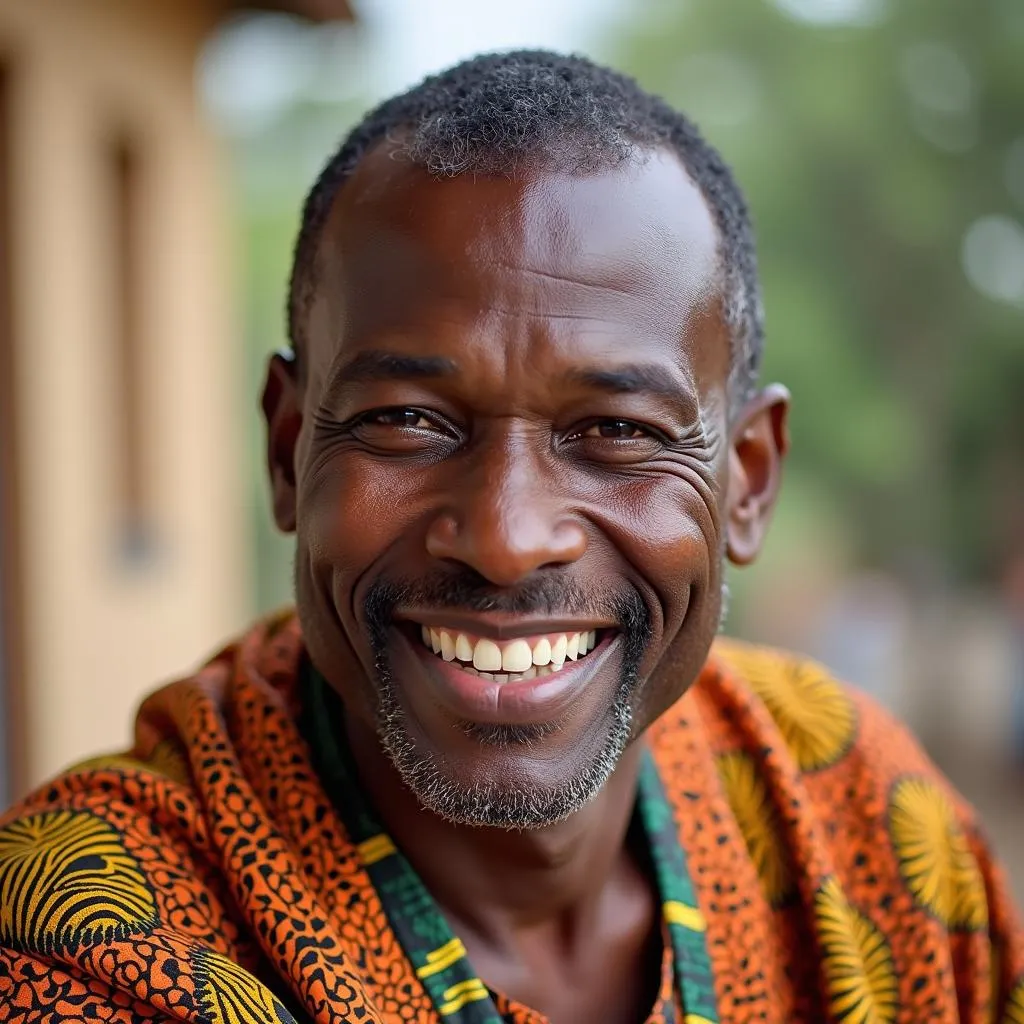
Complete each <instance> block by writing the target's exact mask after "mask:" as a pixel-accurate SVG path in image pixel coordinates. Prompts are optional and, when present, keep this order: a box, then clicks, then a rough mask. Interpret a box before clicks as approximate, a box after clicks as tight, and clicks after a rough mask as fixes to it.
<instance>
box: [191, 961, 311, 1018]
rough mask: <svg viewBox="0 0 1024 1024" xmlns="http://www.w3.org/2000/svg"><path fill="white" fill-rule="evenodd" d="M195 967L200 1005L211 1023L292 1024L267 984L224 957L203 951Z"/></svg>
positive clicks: (287, 1013)
mask: <svg viewBox="0 0 1024 1024" xmlns="http://www.w3.org/2000/svg"><path fill="white" fill-rule="evenodd" d="M195 967H196V978H197V981H198V997H199V1005H200V1006H201V1007H202V1009H203V1019H204V1020H207V1021H210V1024H295V1020H294V1018H293V1017H292V1015H291V1014H290V1013H289V1012H288V1011H287V1010H286V1009H285V1008H284V1007H283V1006H282V1005H281V1003H280V1001H279V1000H278V999H277V998H276V997H275V996H274V994H273V993H272V992H271V991H270V989H268V988H267V986H266V985H264V984H263V983H262V982H260V981H258V980H257V979H256V978H254V977H253V976H252V975H251V974H250V973H249V972H248V971H246V970H243V969H242V968H241V967H239V966H238V964H236V963H234V962H233V961H231V960H229V959H228V958H227V957H225V956H221V955H220V954H219V953H215V952H213V950H209V949H204V950H201V951H200V952H199V953H198V954H196V958H195Z"/></svg>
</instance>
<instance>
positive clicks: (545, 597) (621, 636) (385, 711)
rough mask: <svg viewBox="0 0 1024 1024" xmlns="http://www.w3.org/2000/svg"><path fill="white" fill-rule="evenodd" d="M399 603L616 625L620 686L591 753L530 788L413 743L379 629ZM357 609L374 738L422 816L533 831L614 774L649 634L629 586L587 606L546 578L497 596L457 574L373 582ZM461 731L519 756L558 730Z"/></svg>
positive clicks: (480, 727)
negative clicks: (365, 633) (473, 771)
mask: <svg viewBox="0 0 1024 1024" xmlns="http://www.w3.org/2000/svg"><path fill="white" fill-rule="evenodd" d="M400 604H412V605H416V606H420V607H431V608H453V609H459V610H461V611H501V612H505V613H509V614H518V615H523V614H532V615H538V616H539V615H548V616H570V617H578V618H598V619H611V620H612V621H614V622H616V623H617V632H618V638H617V642H618V643H619V644H620V645H621V652H622V664H621V670H620V674H619V681H618V686H617V687H616V692H615V697H614V699H613V700H612V703H611V706H610V708H609V710H608V713H607V715H605V716H604V717H603V718H602V720H601V723H600V729H601V730H602V734H601V735H600V736H595V737H594V740H595V742H594V743H592V744H590V745H589V746H590V749H591V752H590V753H589V754H587V755H585V756H583V757H581V758H580V759H579V761H578V763H576V764H575V765H574V766H573V767H572V769H571V770H570V772H569V773H568V775H567V776H566V777H564V778H563V779H562V780H561V781H560V782H559V783H558V784H556V785H539V784H538V785H530V784H528V783H523V782H516V781H515V780H513V779H509V780H503V781H502V782H500V783H498V782H495V781H493V780H480V779H473V778H466V777H464V776H463V775H459V774H458V773H457V772H456V771H454V770H453V768H452V766H451V765H450V764H449V763H448V762H446V760H445V758H444V757H443V756H442V755H441V754H439V753H438V752H437V751H436V750H432V749H429V748H427V747H425V745H424V744H422V743H421V742H419V741H418V740H417V739H416V737H415V735H414V733H413V732H412V730H411V729H410V724H409V717H408V714H407V713H406V711H405V708H404V707H403V706H402V703H401V700H400V698H399V689H398V687H397V685H396V682H395V678H394V675H393V672H392V668H391V659H390V656H389V649H388V646H389V645H388V633H389V630H390V628H391V626H392V624H393V613H394V610H395V608H396V607H397V606H398V605H400ZM364 613H365V617H366V622H367V626H368V630H369V640H370V646H371V648H372V650H373V655H374V671H375V674H376V677H377V679H376V682H377V694H378V705H377V735H378V738H379V740H380V743H381V746H382V747H383V749H384V750H385V751H386V753H387V755H388V756H389V758H390V759H391V762H392V763H393V764H394V766H395V769H396V770H397V772H398V774H399V775H400V776H401V778H402V780H403V782H404V783H405V785H406V786H408V787H409V789H410V790H411V791H412V792H413V794H414V795H415V796H416V797H417V799H418V800H419V801H420V803H421V804H422V805H423V806H424V807H425V808H427V809H428V810H430V811H433V812H434V813H435V814H437V815H439V816H440V817H442V818H445V819H446V820H448V821H451V822H454V823H456V824H460V825H476V826H490V827H495V828H502V829H532V828H541V827H544V826H547V825H553V824H555V823H556V822H558V821H562V820H564V819H565V818H567V817H569V816H570V815H572V814H574V813H575V812H576V811H578V810H580V808H582V807H583V806H584V805H585V804H586V803H588V802H589V801H590V800H592V799H593V798H594V796H596V794H597V793H598V791H599V790H600V789H601V788H602V787H603V786H604V784H605V783H606V782H607V781H608V779H609V777H610V776H611V774H612V773H613V772H614V771H615V768H616V766H617V765H618V763H619V760H620V758H621V757H622V754H623V752H624V751H625V750H626V748H627V746H628V745H629V743H630V740H631V738H632V725H633V702H634V695H635V694H636V691H637V689H638V687H639V685H640V675H639V669H640V663H641V660H642V658H643V654H644V651H645V650H646V648H647V645H648V643H649V642H650V639H651V636H652V632H653V630H652V624H651V623H652V619H651V613H650V611H649V609H648V608H647V605H646V604H645V603H644V601H643V598H642V597H641V596H640V594H639V592H638V591H636V590H635V589H630V590H628V591H624V592H622V593H620V594H616V595H610V596H608V597H606V598H605V599H604V600H598V601H597V602H595V600H594V597H593V595H589V596H588V595H587V594H586V593H584V592H583V591H582V590H581V589H580V588H579V587H578V585H575V584H572V583H571V582H568V581H565V580H558V579H557V578H548V579H544V580H539V581H537V582H536V583H534V584H526V585H524V586H523V587H520V588H519V589H518V590H516V591H514V592H511V593H508V592H503V591H499V590H496V589H495V588H494V587H493V586H492V585H491V584H489V583H488V582H487V581H486V580H485V579H484V578H483V577H481V576H479V575H477V574H476V573H474V572H473V571H472V570H466V571H463V572H460V573H459V574H458V575H450V574H445V575H439V576H436V577H431V578H429V579H427V580H425V581H417V582H415V583H413V582H409V581H391V580H384V579H378V580H376V581H375V582H374V583H373V584H372V585H371V586H370V588H369V590H368V592H367V594H366V599H365V602H364ZM462 728H463V730H464V731H465V733H466V734H467V735H468V736H470V737H471V738H473V739H474V740H476V741H477V742H478V743H479V744H480V745H481V747H491V748H494V749H497V750H502V751H509V750H513V749H519V750H522V751H524V752H528V751H529V750H530V749H531V748H532V747H534V746H535V745H537V744H538V743H540V742H541V741H542V740H543V739H544V738H545V737H546V736H549V735H551V734H552V733H553V732H556V731H558V729H559V725H558V724H557V723H549V724H544V725H539V726H513V725H507V726H506V725H493V724H482V723H479V722H464V723H462Z"/></svg>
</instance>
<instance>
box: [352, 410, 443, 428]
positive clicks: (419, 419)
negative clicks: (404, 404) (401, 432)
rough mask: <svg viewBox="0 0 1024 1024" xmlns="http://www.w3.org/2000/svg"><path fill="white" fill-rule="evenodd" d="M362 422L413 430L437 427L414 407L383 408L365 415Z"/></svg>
mask: <svg viewBox="0 0 1024 1024" xmlns="http://www.w3.org/2000/svg"><path fill="white" fill-rule="evenodd" d="M363 423H364V424H366V425H369V426H376V427H405V428H406V429H413V430H436V429H437V427H436V425H435V424H434V423H432V422H431V421H430V420H429V419H427V417H426V416H424V415H423V413H421V412H419V411H417V410H416V409H383V410H381V411H380V412H375V413H372V414H370V415H369V416H367V417H366V418H365V419H364V420H363Z"/></svg>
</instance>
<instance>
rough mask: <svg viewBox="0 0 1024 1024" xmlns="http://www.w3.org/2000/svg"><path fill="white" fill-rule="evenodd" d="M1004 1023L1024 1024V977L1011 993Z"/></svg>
mask: <svg viewBox="0 0 1024 1024" xmlns="http://www.w3.org/2000/svg"><path fill="white" fill-rule="evenodd" d="M1002 1024H1024V978H1021V979H1020V981H1018V982H1017V984H1016V985H1015V986H1014V988H1013V991H1012V992H1011V993H1010V999H1009V1001H1008V1002H1007V1004H1006V1012H1005V1014H1004V1015H1003V1021H1002Z"/></svg>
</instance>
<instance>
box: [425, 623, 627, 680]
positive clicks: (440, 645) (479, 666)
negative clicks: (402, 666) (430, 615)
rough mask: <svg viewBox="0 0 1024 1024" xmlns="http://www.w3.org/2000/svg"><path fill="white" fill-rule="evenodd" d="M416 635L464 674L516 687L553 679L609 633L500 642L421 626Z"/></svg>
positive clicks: (593, 631) (600, 631)
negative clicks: (524, 683) (521, 681)
mask: <svg viewBox="0 0 1024 1024" xmlns="http://www.w3.org/2000/svg"><path fill="white" fill-rule="evenodd" d="M419 633H420V640H421V642H422V644H423V646H424V647H426V648H427V649H428V650H430V651H432V652H433V654H435V655H436V656H437V657H439V658H441V659H442V660H443V661H447V662H451V663H453V664H454V665H456V666H458V668H459V669H461V670H462V671H463V672H467V673H469V674H470V675H477V676H480V677H482V678H483V679H487V680H490V681H491V682H495V683H515V682H519V681H520V680H526V679H537V678H541V677H543V676H550V675H554V674H556V673H557V672H560V671H561V670H562V669H564V668H565V667H566V666H568V665H570V664H573V663H575V662H578V661H580V660H582V659H583V658H586V657H587V655H588V654H590V653H591V652H592V651H593V650H594V649H595V648H596V647H597V646H598V645H599V644H600V643H601V642H602V640H603V639H605V634H607V633H609V631H608V630H603V629H591V630H585V631H583V632H577V633H543V634H539V635H537V636H529V637H519V638H517V639H515V640H500V641H496V640H490V639H488V638H487V637H478V636H473V634H471V633H466V632H463V631H462V630H457V629H444V628H435V627H430V626H420V629H419Z"/></svg>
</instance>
